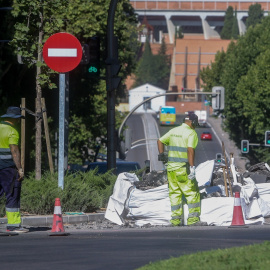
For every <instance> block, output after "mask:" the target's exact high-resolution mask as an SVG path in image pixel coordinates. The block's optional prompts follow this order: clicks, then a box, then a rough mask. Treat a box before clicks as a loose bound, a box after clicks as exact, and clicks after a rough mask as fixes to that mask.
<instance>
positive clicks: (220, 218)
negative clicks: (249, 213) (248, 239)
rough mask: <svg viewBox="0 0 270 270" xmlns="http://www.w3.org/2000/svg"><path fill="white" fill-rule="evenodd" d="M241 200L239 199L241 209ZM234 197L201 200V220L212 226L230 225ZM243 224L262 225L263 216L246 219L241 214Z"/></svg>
mask: <svg viewBox="0 0 270 270" xmlns="http://www.w3.org/2000/svg"><path fill="white" fill-rule="evenodd" d="M243 202H244V200H241V205H242V210H243ZM233 210H234V198H233V197H213V198H208V199H203V200H202V201H201V221H202V222H207V224H208V225H213V226H230V225H231V223H232V218H233ZM243 217H244V220H245V224H250V225H252V224H253V225H255V224H256V225H262V224H263V222H264V218H263V217H259V218H258V219H256V220H247V219H246V218H245V215H244V214H243Z"/></svg>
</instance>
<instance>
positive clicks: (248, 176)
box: [105, 160, 270, 226]
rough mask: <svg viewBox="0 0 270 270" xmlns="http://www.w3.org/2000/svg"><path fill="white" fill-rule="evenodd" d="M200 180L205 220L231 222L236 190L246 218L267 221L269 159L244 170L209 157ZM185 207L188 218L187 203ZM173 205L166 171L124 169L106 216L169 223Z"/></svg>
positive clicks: (269, 208)
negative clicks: (143, 172)
mask: <svg viewBox="0 0 270 270" xmlns="http://www.w3.org/2000/svg"><path fill="white" fill-rule="evenodd" d="M232 161H233V160H232ZM224 178H225V179H224ZM196 180H197V182H198V186H199V189H200V194H201V199H202V200H201V220H202V221H204V222H207V224H208V225H216V226H226V225H228V224H229V223H230V222H231V219H232V214H233V207H234V197H233V196H234V193H235V192H236V191H238V192H240V194H241V200H242V201H241V204H242V208H243V213H244V215H245V220H246V222H248V223H249V224H255V223H256V224H264V223H265V219H264V218H268V217H269V216H270V167H269V165H268V164H267V163H265V162H262V163H258V164H256V165H254V166H251V167H250V168H249V170H248V171H246V172H244V173H240V172H239V171H238V169H237V168H236V167H235V166H234V164H233V163H232V164H229V165H228V166H227V164H226V162H217V161H216V160H210V161H206V162H204V163H202V164H200V165H199V166H198V167H197V168H196ZM185 207H186V210H185ZM183 208H184V215H185V217H184V218H185V219H187V215H188V208H187V205H184V207H183ZM170 209H171V206H170V201H169V190H168V182H167V174H166V171H160V172H156V171H151V172H150V173H148V174H146V175H144V176H143V178H142V180H139V179H138V178H137V176H136V175H135V174H128V173H124V174H120V175H119V176H118V179H117V181H116V184H115V187H114V194H113V195H112V196H111V198H110V201H109V205H108V207H107V210H106V213H105V218H107V219H109V220H111V221H112V222H114V223H116V224H119V225H122V224H125V223H126V222H127V221H128V220H130V221H131V220H132V221H134V222H135V224H136V225H138V226H143V225H145V224H151V225H165V226H166V225H169V224H170V218H171V210H170ZM254 220H255V223H252V222H254Z"/></svg>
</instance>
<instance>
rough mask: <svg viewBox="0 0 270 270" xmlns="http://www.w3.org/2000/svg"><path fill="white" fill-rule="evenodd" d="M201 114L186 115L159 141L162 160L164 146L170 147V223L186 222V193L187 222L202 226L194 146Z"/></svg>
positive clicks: (196, 140) (180, 223) (168, 168)
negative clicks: (184, 220) (184, 201)
mask: <svg viewBox="0 0 270 270" xmlns="http://www.w3.org/2000/svg"><path fill="white" fill-rule="evenodd" d="M197 125H198V116H197V115H196V114H189V115H187V116H185V119H184V121H183V124H182V125H180V126H179V127H175V128H173V129H171V130H170V131H169V132H167V133H166V134H165V135H164V136H162V137H161V138H160V139H159V140H158V141H157V143H158V150H159V153H160V154H159V160H160V161H164V158H165V156H166V154H165V153H164V145H166V146H168V157H167V158H168V160H167V175H168V182H169V197H170V201H171V211H172V217H171V223H172V225H174V226H181V225H183V204H184V203H183V196H184V198H185V200H186V202H187V205H188V210H189V214H188V219H187V225H195V224H196V225H202V224H201V222H200V212H201V207H200V193H199V188H198V183H197V181H196V178H195V166H194V157H195V148H196V146H197V144H198V135H197V133H196V131H195V127H196V126H197Z"/></svg>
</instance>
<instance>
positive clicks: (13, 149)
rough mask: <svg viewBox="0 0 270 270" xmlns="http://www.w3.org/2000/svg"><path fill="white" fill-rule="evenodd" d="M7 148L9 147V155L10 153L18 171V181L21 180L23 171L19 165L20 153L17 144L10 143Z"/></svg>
mask: <svg viewBox="0 0 270 270" xmlns="http://www.w3.org/2000/svg"><path fill="white" fill-rule="evenodd" d="M9 148H10V151H11V155H12V158H13V161H14V163H15V166H16V168H17V170H18V172H19V175H20V177H19V179H18V181H21V180H22V178H23V177H24V173H23V169H22V165H21V154H20V149H19V146H18V145H16V144H10V145H9Z"/></svg>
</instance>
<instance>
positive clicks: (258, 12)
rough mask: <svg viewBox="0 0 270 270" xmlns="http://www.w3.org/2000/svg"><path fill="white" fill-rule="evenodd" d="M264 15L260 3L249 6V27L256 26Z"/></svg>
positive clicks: (247, 21)
mask: <svg viewBox="0 0 270 270" xmlns="http://www.w3.org/2000/svg"><path fill="white" fill-rule="evenodd" d="M263 17H264V12H263V9H262V7H261V5H260V4H258V3H257V4H254V5H250V6H249V8H248V17H247V20H246V27H247V29H248V28H249V27H250V26H255V25H256V24H258V23H261V21H262V19H263Z"/></svg>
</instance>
